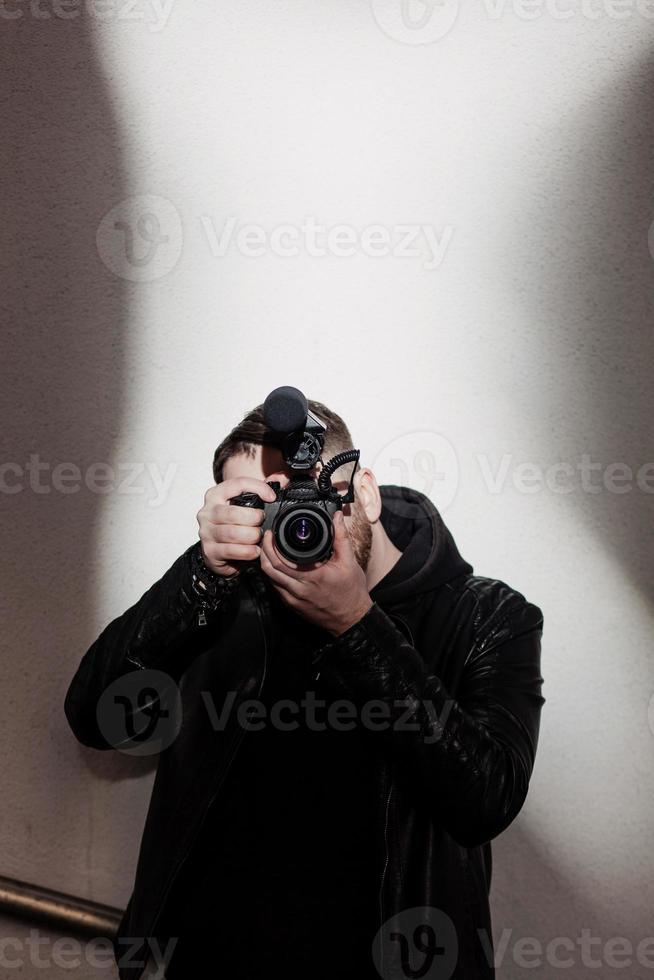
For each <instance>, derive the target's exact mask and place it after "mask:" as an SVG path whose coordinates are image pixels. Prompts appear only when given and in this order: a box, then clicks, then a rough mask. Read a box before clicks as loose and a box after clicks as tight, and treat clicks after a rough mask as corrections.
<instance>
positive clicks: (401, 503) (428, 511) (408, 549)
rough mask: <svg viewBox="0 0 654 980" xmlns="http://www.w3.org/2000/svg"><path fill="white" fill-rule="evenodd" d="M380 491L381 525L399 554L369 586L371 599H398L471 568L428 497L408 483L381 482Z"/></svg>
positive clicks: (407, 597)
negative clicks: (385, 570) (380, 577)
mask: <svg viewBox="0 0 654 980" xmlns="http://www.w3.org/2000/svg"><path fill="white" fill-rule="evenodd" d="M379 492H380V494H381V498H382V511H381V515H380V520H381V523H382V527H383V528H384V530H385V531H386V534H387V535H388V537H389V538H390V539H391V541H392V542H393V544H394V545H395V547H396V548H399V549H400V551H401V552H402V555H401V556H400V558H399V559H398V561H397V562H396V563H395V565H393V567H392V568H391V569H390V571H389V572H387V574H386V575H385V576H384V578H383V579H381V580H380V581H379V582H378V583H377V585H375V586H374V587H373V588H372V589H371V590H370V597H371V599H372V600H373V601H374V602H379V603H381V604H382V605H389V604H395V603H399V602H402V601H403V600H405V599H409V598H411V597H412V596H414V595H417V594H419V593H422V592H430V591H431V590H432V589H435V588H437V587H438V586H440V585H443V584H444V583H445V582H448V581H450V579H453V578H455V577H456V576H457V575H461V574H463V573H467V574H471V573H472V572H473V567H472V565H471V564H470V563H469V562H467V561H466V560H465V559H464V558H462V557H461V555H460V554H459V550H458V548H457V546H456V544H455V543H454V538H453V537H452V535H451V533H450V531H449V530H448V528H447V527H446V525H445V523H444V521H443V518H442V517H441V515H440V514H439V512H438V510H437V509H436V507H435V505H434V504H433V503H432V501H431V500H430V499H429V497H427V496H425V494H424V493H421V492H420V491H419V490H413V489H412V488H411V487H397V486H393V485H390V484H384V485H383V486H380V488H379Z"/></svg>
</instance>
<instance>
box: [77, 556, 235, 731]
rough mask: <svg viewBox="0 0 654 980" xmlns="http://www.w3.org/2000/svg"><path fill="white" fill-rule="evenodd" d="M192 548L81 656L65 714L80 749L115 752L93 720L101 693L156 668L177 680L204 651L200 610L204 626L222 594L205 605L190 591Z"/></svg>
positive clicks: (206, 631) (206, 635) (206, 630)
mask: <svg viewBox="0 0 654 980" xmlns="http://www.w3.org/2000/svg"><path fill="white" fill-rule="evenodd" d="M198 547H199V542H195V544H193V545H191V547H190V548H188V549H187V550H186V551H185V552H184V553H183V554H182V555H180V557H179V558H177V559H176V561H175V562H174V563H173V565H172V566H171V567H170V568H169V569H168V571H167V572H165V573H164V575H163V576H162V577H161V578H160V579H159V580H158V581H157V582H155V583H154V585H152V586H151V587H150V588H149V589H148V590H147V592H145V593H144V594H143V595H142V596H141V598H140V599H139V600H138V602H136V603H135V604H134V605H133V606H131V607H130V608H129V609H127V610H126V612H124V613H123V614H122V615H121V616H118V617H117V618H116V619H114V620H113V621H112V622H110V623H109V625H108V626H106V627H105V629H104V630H103V631H102V633H101V634H100V635H99V636H98V638H97V639H96V640H95V642H94V643H93V644H92V645H91V647H90V648H89V650H88V651H87V652H86V653H85V655H84V656H83V658H82V660H81V662H80V664H79V666H78V668H77V671H76V673H75V675H74V677H73V679H72V681H71V683H70V685H69V688H68V691H67V694H66V698H65V702H64V711H65V714H66V718H67V720H68V724H69V725H70V727H71V729H72V731H73V734H74V735H75V737H76V738H77V739H78V741H79V742H81V743H82V745H87V746H89V747H91V748H96V749H111V748H117V747H118V746H117V744H116V743H115V742H108V741H107V739H106V738H105V736H104V735H103V733H102V731H101V730H100V727H99V725H98V720H97V707H98V702H99V701H100V698H101V697H102V694H103V693H104V691H105V690H106V689H107V688H108V687H109V685H111V684H112V683H113V682H114V681H116V680H118V678H120V677H123V676H125V675H126V674H128V673H130V672H132V671H138V670H145V669H148V668H150V669H155V670H159V671H163V672H164V673H165V674H167V675H168V676H169V678H170V679H171V680H172V681H174V682H177V681H179V679H180V678H181V676H182V674H183V673H184V672H185V671H186V669H187V668H188V667H189V666H190V664H191V663H192V662H193V660H194V659H195V658H196V657H197V656H198V655H199V654H200V653H201V652H202V650H204V649H206V648H207V646H208V645H209V644H210V642H211V639H212V634H213V630H212V629H211V628H210V627H209V626H208V625H200V624H199V613H200V611H201V609H202V608H203V607H204V608H205V613H206V615H207V623H210V622H211V619H210V618H209V617H211V616H213V614H214V613H217V612H220V611H222V609H223V607H224V606H225V604H226V602H227V597H226V594H219V595H218V596H217V597H216V598H215V599H214V600H212V601H210V602H208V604H207V603H203V601H202V600H201V599H200V598H198V597H197V596H196V595H195V593H194V592H193V589H192V568H191V553H192V551H193V549H194V548H198Z"/></svg>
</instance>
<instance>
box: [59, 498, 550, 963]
mask: <svg viewBox="0 0 654 980" xmlns="http://www.w3.org/2000/svg"><path fill="white" fill-rule="evenodd" d="M381 493H382V501H383V510H382V517H381V520H382V525H383V526H384V528H385V530H386V532H387V533H388V535H389V537H390V538H391V540H392V541H393V542H394V544H395V545H396V546H397V547H398V548H399V549H400V550H401V551H402V552H403V554H402V557H401V558H400V560H399V561H398V562H397V564H396V565H395V566H394V568H393V569H391V571H390V572H389V574H388V575H387V576H386V577H385V578H384V579H383V580H382V581H381V582H380V583H379V584H378V585H377V586H376V587H375V588H374V589H373V590H371V593H370V594H371V597H372V598H373V600H374V604H373V606H372V607H371V609H370V610H369V611H368V613H367V614H366V615H365V616H364V617H363V619H361V620H360V621H359V622H358V623H356V624H355V625H354V626H352V627H351V628H350V629H349V630H347V632H346V633H344V634H342V635H341V636H339V637H336V638H334V637H333V636H331V634H329V633H327V632H325V633H324V639H325V642H324V644H322V645H321V646H319V647H318V649H317V650H316V651H315V654H314V660H315V664H316V670H317V671H320V674H321V677H323V678H325V677H326V678H327V679H328V681H329V683H330V684H331V685H333V688H334V691H335V692H340V696H341V697H348V698H349V699H351V700H353V701H354V702H355V703H357V704H359V703H363V702H366V701H368V700H375V701H380V700H381V701H383V702H385V703H386V704H388V705H389V706H391V705H392V706H393V709H392V711H393V718H395V719H396V720H397V721H398V725H397V727H395V726H393V727H392V728H390V729H389V731H388V732H387V734H386V737H387V739H388V752H387V753H386V754H385V755H382V760H383V761H381V762H380V765H379V771H378V772H377V773H376V774H375V775H376V784H377V794H378V808H377V809H378V824H377V827H376V828H374V830H375V833H376V834H377V835H378V840H379V846H380V853H381V854H382V860H381V862H380V868H379V891H378V896H379V921H380V926H381V925H382V923H388V922H391V923H392V922H393V917H394V916H398V915H400V913H401V912H402V911H403V910H406V909H413V908H417V907H418V908H425V909H427V908H432V909H438V910H440V912H441V913H442V914H443V915H445V916H447V917H448V919H449V922H450V923H451V924H452V927H453V933H452V935H451V936H450V938H449V940H448V942H449V943H450V946H451V945H452V943H454V945H455V950H454V961H455V964H456V965H455V968H454V970H453V972H452V974H451V976H452V977H453V978H455V980H457V978H466V980H471V978H480V980H482V978H483V980H487V978H492V977H494V976H495V971H494V968H493V944H492V927H491V916H490V908H489V892H490V883H491V869H492V855H491V845H490V841H491V840H492V839H493V838H494V837H496V836H497V835H498V834H500V833H501V832H502V831H503V830H505V829H506V828H507V827H508V826H509V825H510V823H511V822H512V821H513V820H514V819H515V817H516V816H517V814H518V813H519V812H520V809H521V807H522V805H523V803H524V800H525V797H526V795H527V790H528V785H529V780H530V776H531V773H532V769H533V765H534V759H535V754H536V747H537V743H538V732H539V722H540V712H541V708H542V705H543V704H544V702H545V698H544V697H543V696H542V694H541V687H542V683H543V678H542V676H541V673H540V649H541V636H542V628H543V616H542V612H541V610H540V609H539V608H538V606H536V605H534V604H533V603H530V602H528V601H527V600H526V599H525V597H524V596H523V595H522V594H521V593H520V592H517V591H516V590H515V589H512V588H511V587H510V586H509V585H507V584H506V583H505V582H502V581H499V580H497V579H493V578H487V577H482V576H478V575H475V574H473V569H472V566H471V565H470V564H469V563H468V562H466V561H465V560H464V559H463V558H462V557H461V555H460V554H459V552H458V550H457V548H456V545H455V543H454V541H453V539H452V536H451V534H450V532H449V530H448V529H447V527H446V526H445V524H444V522H443V520H442V518H441V516H440V514H439V513H438V511H437V510H436V508H435V507H434V505H433V504H432V502H431V501H430V500H429V499H428V498H427V497H426V496H424V495H423V494H421V493H418V492H417V491H413V490H409V489H406V488H400V487H394V486H383V487H381ZM197 547H198V544H197V542H196V543H195V544H194V545H192V546H191V547H190V548H189V549H187V551H185V552H184V554H182V555H181V556H180V557H179V558H178V559H177V560H176V561H175V562H174V564H173V565H172V567H171V568H170V569H169V570H168V571H167V572H166V573H165V574H164V575H163V577H162V578H161V579H160V580H159V581H158V582H156V583H155V584H154V585H153V586H152V587H151V588H150V589H149V590H148V591H147V592H146V593H145V594H144V595H143V596H142V597H141V599H140V600H139V601H138V602H137V603H136V604H135V605H134V606H132V607H131V608H130V609H128V610H127V611H126V612H125V613H123V614H122V615H121V616H119V617H118V618H117V619H115V620H113V622H111V623H110V624H109V625H108V626H107V627H106V628H105V630H104V631H103V632H102V633H101V635H100V636H99V637H98V639H97V640H96V641H95V642H94V643H93V645H92V646H91V647H90V649H89V650H88V652H87V653H86V654H85V656H84V657H83V659H82V661H81V663H80V665H79V667H78V669H77V672H76V674H75V676H74V677H73V679H72V681H71V684H70V687H69V690H68V693H67V696H66V702H65V711H66V716H67V718H68V722H69V724H70V726H71V728H72V730H73V732H74V734H75V736H76V737H77V739H78V740H79V741H80V742H82V744H84V745H87V746H90V747H93V748H96V749H109V748H116V747H117V745H116V742H115V740H108V739H107V737H106V732H103V731H102V730H101V726H99V724H98V718H97V715H96V709H97V705H98V701H99V700H100V697H101V695H102V693H103V692H104V691H105V690H106V688H107V687H108V686H109V685H110V684H111V683H112V682H113V681H115V680H116V679H117V678H121V677H125V676H126V675H128V674H131V673H133V672H135V671H144V670H145V671H147V670H148V669H150V668H154V669H158V670H161V671H163V672H165V673H166V674H168V675H169V676H170V677H171V678H172V679H173V680H174V681H175V682H177V683H178V684H179V688H180V691H181V703H182V711H183V722H182V724H181V727H180V729H179V732H178V734H177V737H176V738H175V739H174V741H173V742H172V744H171V745H170V746H169V747H167V748H165V749H164V750H163V751H161V752H160V753H159V758H158V766H157V773H156V777H155V782H154V786H153V790H152V797H151V801H150V807H149V810H148V814H147V819H146V824H145V828H144V831H143V836H142V841H141V849H140V853H139V859H138V864H137V869H136V875H135V880H134V887H133V891H132V895H131V898H130V901H129V903H128V906H127V909H126V911H125V914H124V916H123V920H122V922H121V925H120V928H119V934H118V939H117V940H116V957H117V960H118V965H119V973H120V977H121V980H137V978H138V977H139V976H141V973H142V972H143V966H142V965H139V964H143V963H144V961H145V958H146V957H145V953H146V950H147V946H146V943H147V942H149V940H148V938H147V937H154V936H157V935H158V933H157V928H158V923H160V922H161V918H162V913H163V912H164V910H165V900H166V897H167V896H168V895H169V894H170V890H171V886H172V883H173V880H174V878H175V876H176V874H177V872H178V871H179V868H180V867H181V864H182V862H183V861H184V859H185V857H186V856H187V855H188V854H189V852H190V850H191V848H192V846H193V842H194V840H195V838H196V836H197V834H198V831H199V829H200V826H201V823H202V820H203V819H204V818H205V817H206V814H207V812H208V810H209V807H210V805H211V804H212V803H213V801H214V800H218V802H219V799H220V787H221V783H222V781H223V779H224V776H225V774H226V772H227V768H228V766H229V765H230V762H231V760H232V759H233V758H234V756H235V754H236V752H237V751H238V746H239V743H240V739H241V738H242V736H243V733H244V728H243V727H242V726H240V725H238V723H237V721H236V712H235V711H233V712H232V713H231V715H230V721H229V722H228V724H227V726H226V727H225V728H224V730H223V731H220V732H216V731H215V729H211V728H210V727H209V725H208V723H207V720H206V719H207V713H206V712H201V711H199V710H198V704H199V702H200V698H201V696H202V695H201V692H203V691H210V692H212V693H213V695H214V698H215V700H216V704H219V703H220V702H221V701H222V698H223V697H224V694H225V692H226V691H235V692H236V701H235V703H234V706H236V705H237V704H238V703H240V701H241V700H244V699H248V698H253V697H256V696H257V693H258V692H259V691H260V690H261V689H262V684H263V680H264V676H265V667H266V656H267V647H266V637H267V635H268V630H269V625H270V623H269V619H268V617H269V616H270V614H271V612H270V610H271V604H270V599H269V594H268V585H267V583H266V582H265V581H264V578H265V577H264V576H263V574H262V573H261V571H260V569H259V568H258V566H251V567H249V568H248V569H247V570H246V571H244V572H242V573H241V576H240V580H239V587H238V589H237V590H236V591H234V592H233V593H232V594H230V595H229V596H220V595H219V597H218V598H217V599H216V600H215V602H214V604H213V608H211V609H209V610H208V612H207V616H206V620H207V621H206V624H205V625H200V622H201V621H202V620H203V619H204V617H203V616H202V615H201V603H200V600H199V599H198V598H197V596H196V594H195V593H194V591H193V589H192V588H191V552H192V551H193V549H194V548H195V549H197ZM143 676H144V677H146V676H147V675H146V674H144V675H143ZM396 706H397V707H396ZM400 716H401V724H400V723H399V722H400ZM518 900H520V897H519V896H518ZM396 922H397V923H399V928H400V931H401V929H402V919H401V918H400V919H398V920H396ZM387 931H388V930H386V932H387ZM391 931H392V930H391ZM384 934H386V933H384ZM129 937H132V939H133V942H131V943H130V942H128V938H129ZM138 945H140V946H141V949H140V950H138V951H137V949H136V947H137V946H138ZM389 949H391V946H389V944H388V942H383V941H381V940H380V953H379V955H380V956H385V957H386V958H387V959H388V956H389V955H390V953H389ZM450 953H452V950H451V949H450Z"/></svg>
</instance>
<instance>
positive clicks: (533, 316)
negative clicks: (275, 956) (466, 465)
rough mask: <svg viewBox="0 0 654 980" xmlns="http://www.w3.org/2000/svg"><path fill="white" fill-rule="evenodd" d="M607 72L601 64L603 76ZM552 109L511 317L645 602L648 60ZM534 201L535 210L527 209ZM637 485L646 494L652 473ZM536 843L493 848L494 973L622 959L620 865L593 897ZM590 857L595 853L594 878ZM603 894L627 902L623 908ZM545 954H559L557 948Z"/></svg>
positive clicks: (651, 97)
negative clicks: (612, 477) (551, 960)
mask: <svg viewBox="0 0 654 980" xmlns="http://www.w3.org/2000/svg"><path fill="white" fill-rule="evenodd" d="M617 71H618V69H617V68H616V67H615V65H611V74H612V75H613V76H615V75H616V74H617ZM565 108H566V107H562V118H561V122H560V124H559V129H558V131H557V133H552V134H550V140H551V144H552V145H553V146H557V145H559V146H561V147H563V148H564V150H565V154H566V165H568V166H569V170H567V171H566V177H565V179H564V180H562V181H560V182H558V183H557V182H556V178H557V175H559V174H561V172H562V161H561V160H552V159H550V160H545V161H543V163H542V166H543V171H542V174H541V180H542V184H541V186H539V187H538V188H533V187H532V194H531V196H530V198H529V201H528V202H523V203H524V205H525V206H524V208H523V215H522V220H523V222H524V224H523V225H522V227H520V228H518V229H517V230H515V229H514V230H513V234H515V235H516V236H522V241H524V242H525V243H526V246H525V247H526V251H527V252H529V251H530V250H532V251H535V250H536V248H540V249H541V252H540V256H541V268H540V270H537V271H536V272H534V270H533V269H532V270H531V273H532V274H531V278H530V281H529V287H528V289H527V290H526V291H525V293H524V294H523V295H524V303H525V307H524V310H523V312H522V316H523V318H524V319H523V322H525V323H528V324H530V326H531V329H532V333H531V335H530V337H529V343H530V344H531V356H532V357H533V356H534V353H536V355H537V358H538V363H539V365H540V371H541V374H542V381H541V388H540V397H541V399H542V401H541V404H540V406H539V407H540V412H541V416H542V424H543V433H542V435H541V440H542V444H543V445H545V446H547V447H548V450H549V452H548V457H549V459H550V460H552V461H553V460H555V459H557V458H559V459H563V460H566V461H569V462H571V463H576V462H577V461H580V460H581V458H582V454H584V453H588V454H590V456H591V457H592V461H595V462H599V463H600V464H601V467H602V468H601V470H599V471H595V472H594V473H593V474H592V483H593V485H595V486H600V487H602V490H601V492H599V493H588V492H583V491H582V490H581V489H579V486H580V484H578V483H575V488H576V489H575V492H574V493H571V494H569V496H568V497H567V498H565V499H566V502H567V504H568V506H570V507H571V508H576V509H577V510H578V514H576V515H575V516H578V521H579V524H580V525H581V526H584V525H585V527H586V529H587V531H588V533H589V534H594V535H596V537H597V538H598V540H599V541H601V543H602V545H603V547H604V548H605V549H606V551H607V554H608V556H609V558H610V559H611V560H612V561H613V562H614V563H615V566H616V567H617V568H618V569H619V570H621V571H623V572H624V575H625V576H626V577H627V578H628V580H629V581H630V583H631V585H632V588H633V589H634V591H635V592H637V593H639V594H640V595H642V596H643V597H644V598H645V600H647V601H649V602H651V601H652V600H653V599H654V591H653V590H654V549H653V548H652V546H651V540H652V527H653V526H654V495H653V494H652V493H647V492H643V491H642V490H641V489H639V488H638V486H637V484H636V474H637V472H638V469H639V467H641V466H642V465H643V464H644V463H647V462H648V461H652V460H653V459H654V457H653V455H652V450H653V448H654V387H653V385H652V381H651V374H652V369H653V365H654V329H653V325H654V255H653V254H652V252H654V237H653V235H652V234H651V233H650V224H651V222H652V220H653V219H654V59H652V60H650V61H647V62H645V63H635V64H633V65H632V66H631V67H630V68H629V69H628V70H627V69H624V70H623V73H622V75H621V77H620V78H619V79H616V77H613V78H610V77H607V79H606V81H605V83H604V87H603V88H602V89H601V90H600V91H595V92H594V94H593V100H592V102H585V103H582V104H577V105H575V108H574V112H572V111H570V112H569V113H568V115H567V116H566V115H565ZM570 161H572V164H571V163H570ZM543 200H545V201H546V202H547V207H546V208H545V210H538V211H536V210H535V208H536V207H538V208H540V207H541V202H542V201H543ZM530 208H531V213H530ZM534 229H537V231H538V235H539V239H538V242H537V243H536V244H535V237H534V235H535V232H534ZM648 235H649V241H650V245H649V247H648ZM541 238H542V244H541ZM650 249H651V250H652V252H650ZM548 440H549V445H548ZM613 462H615V463H626V464H628V465H629V466H631V467H632V471H633V479H631V481H629V480H627V481H623V485H625V486H626V485H627V483H629V482H630V483H631V487H632V488H631V489H630V490H629V491H627V492H625V493H614V492H610V491H609V490H607V489H606V488H605V487H604V486H603V473H604V472H605V471H606V467H608V466H609V464H611V463H613ZM616 472H617V471H616ZM607 475H608V474H607ZM627 476H628V474H627ZM649 486H650V487H654V466H653V467H651V468H650V471H649ZM582 591H583V590H582ZM619 653H620V651H616V654H618V655H619ZM545 678H546V680H547V674H546V673H545ZM546 710H547V709H546ZM536 766H538V760H537V761H536ZM600 775H601V774H600ZM598 778H600V776H598ZM641 807H642V808H643V816H642V817H640V815H638V819H642V820H643V821H645V819H646V818H645V809H644V808H645V807H646V801H645V799H644V798H643V799H642V801H641ZM589 832H590V831H589ZM550 844H551V842H548V841H546V840H544V839H538V838H537V837H536V836H535V835H534V834H533V832H532V831H531V830H530V828H529V826H528V824H527V822H525V821H521V822H520V823H519V824H516V825H515V827H513V828H511V829H510V830H509V832H508V833H507V834H506V835H505V836H503V837H501V838H500V839H498V841H497V842H496V843H494V845H493V850H494V857H495V861H494V871H493V885H492V900H493V906H494V908H495V909H497V912H496V913H494V924H495V926H496V928H497V935H496V944H499V942H500V939H501V933H502V930H503V929H512V930H513V933H512V935H510V937H509V946H508V950H507V952H506V956H505V960H504V962H503V965H502V967H500V968H498V977H505V978H507V980H508V978H513V977H522V976H523V975H524V966H519V965H516V963H515V961H514V960H513V959H512V952H511V951H512V944H514V943H515V942H517V941H518V940H519V939H520V938H524V937H528V936H533V937H536V939H537V940H539V941H540V942H541V943H542V945H543V947H545V945H546V943H547V942H548V940H549V939H551V938H553V937H556V936H561V937H570V938H572V940H573V941H574V940H575V938H576V936H578V935H579V933H580V931H581V929H582V928H586V929H590V930H591V931H592V932H593V935H600V936H602V941H603V942H605V941H606V940H607V939H609V938H610V937H612V936H626V937H631V939H632V941H633V947H634V950H635V948H636V946H637V943H638V942H639V941H640V939H642V937H645V936H649V935H651V917H650V915H649V913H648V910H647V909H646V908H645V907H644V906H643V911H642V917H641V920H640V921H635V917H634V916H633V915H632V914H631V915H630V912H629V910H630V909H633V907H634V906H635V905H636V904H637V903H638V900H639V895H638V893H637V891H636V890H635V889H636V888H637V887H638V886H637V885H635V884H634V883H633V880H632V879H631V878H630V874H629V871H628V870H625V874H624V879H623V880H621V881H607V883H606V889H605V890H604V891H603V892H602V894H598V893H597V890H596V889H592V888H584V887H583V884H584V879H583V872H580V869H579V867H575V868H570V869H568V870H566V867H565V865H564V864H562V863H561V860H560V856H559V855H557V854H556V853H551V851H549V850H548V847H549V845H550ZM601 861H602V855H601V853H600V852H598V854H597V863H596V864H595V866H594V868H593V870H594V872H596V871H597V868H598V867H600V866H601ZM616 895H617V896H620V895H623V896H624V897H625V898H626V899H628V901H626V902H625V905H624V909H621V904H620V902H616ZM606 923H610V931H608V932H607V927H606ZM594 949H595V952H594V954H593V955H596V954H597V949H598V947H595V948H594ZM556 955H557V956H559V957H561V958H563V959H565V958H566V956H567V955H569V954H568V953H566V950H565V949H564V948H561V949H559V950H558V951H557V953H556ZM532 962H533V957H532ZM574 962H575V968H574V969H573V970H572V974H574V975H575V976H584V977H585V976H591V975H595V974H596V973H597V970H596V969H593V968H591V967H584V966H583V965H582V961H581V954H580V951H579V947H577V949H576V952H575V954H574ZM603 970H604V974H605V975H613V974H614V973H615V975H617V974H619V973H621V972H624V971H621V970H620V969H616V970H615V971H614V970H611V969H609V968H607V966H606V964H605V965H604V968H603ZM529 973H530V974H531V975H533V976H534V977H535V978H538V977H541V976H542V977H547V976H550V975H551V973H552V967H551V966H548V965H547V962H546V963H545V965H544V966H543V967H542V968H530V969H529Z"/></svg>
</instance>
